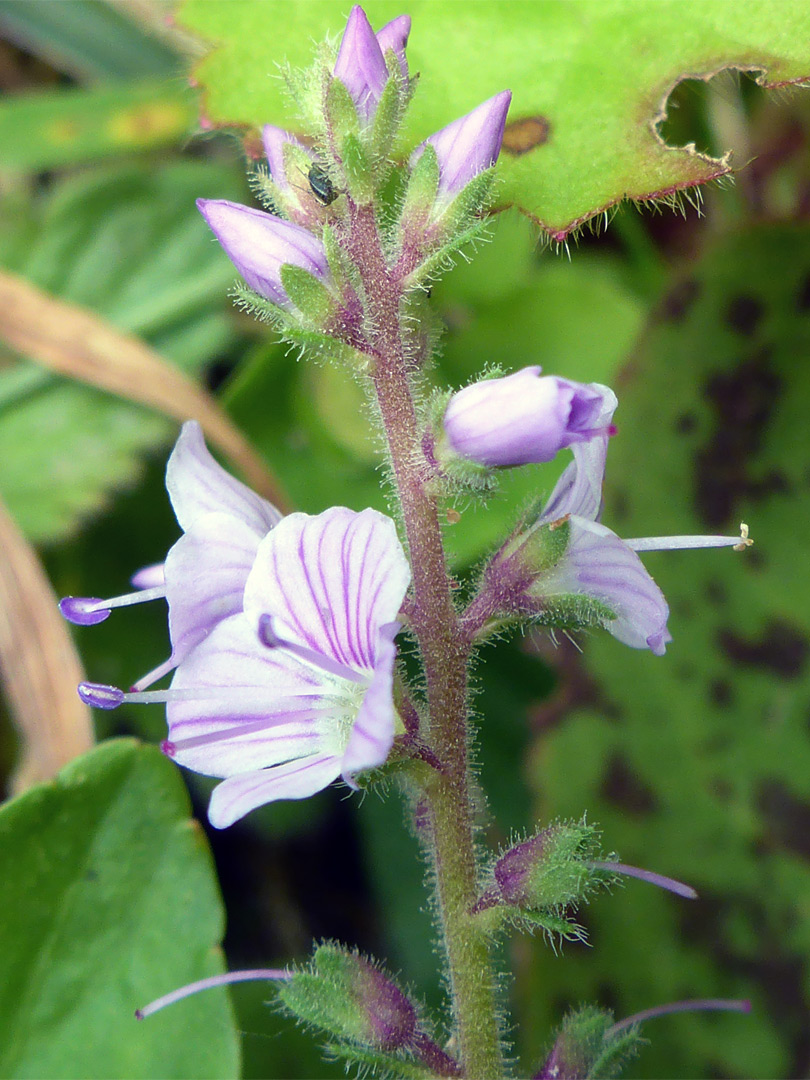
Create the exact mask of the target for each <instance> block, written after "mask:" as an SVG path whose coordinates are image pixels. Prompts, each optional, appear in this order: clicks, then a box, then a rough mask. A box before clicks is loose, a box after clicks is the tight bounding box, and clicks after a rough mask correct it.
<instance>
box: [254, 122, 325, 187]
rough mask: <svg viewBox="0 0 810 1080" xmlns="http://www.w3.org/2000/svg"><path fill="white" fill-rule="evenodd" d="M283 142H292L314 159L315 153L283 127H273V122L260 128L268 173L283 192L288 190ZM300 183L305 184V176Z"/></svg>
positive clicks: (288, 182) (288, 181) (288, 183)
mask: <svg viewBox="0 0 810 1080" xmlns="http://www.w3.org/2000/svg"><path fill="white" fill-rule="evenodd" d="M285 143H292V144H293V146H297V147H299V148H300V149H301V150H305V151H306V152H307V154H309V156H310V157H311V158H312V160H313V161H314V160H315V155H314V154H313V152H312V151H311V150H310V149H309V147H306V146H304V144H303V143H302V142H301V141H300V140H298V139H296V137H295V136H294V135H293V134H291V133H290V132H289V131H285V130H284V128H280V127H275V126H274V125H273V124H265V125H264V127H263V128H262V144H263V146H264V152H265V155H266V156H267V165H268V167H269V169H270V175H271V176H272V178H273V182H274V183H275V184H276V185H277V187H278V188H279V189H280V190H281V191H283V192H287V191H289V190H290V180H289V177H288V176H287V171H286V169H285V168H284V144H285ZM301 183H302V186H306V177H302V178H301Z"/></svg>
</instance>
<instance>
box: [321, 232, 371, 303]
mask: <svg viewBox="0 0 810 1080" xmlns="http://www.w3.org/2000/svg"><path fill="white" fill-rule="evenodd" d="M321 239H322V241H323V247H324V251H325V252H326V261H327V263H328V264H329V269H330V271H331V273H332V277H333V278H334V279H335V284H336V285H337V289H338V292H339V293H340V294H343V293H344V292H345V290H346V287H347V286H348V287H349V288H350V289H351V290H352V291H353V292H355V293H357V294H358V295H362V293H363V283H362V279H361V277H360V274H359V273H358V272H357V267H356V266H355V265H354V263H353V262H352V261H351V259H350V258H349V257H348V256H347V254H346V252H345V250H344V249H343V248H342V247H341V246H340V244H339V243H338V241H337V237H336V236H335V231H334V229H333V228H332V227H331V225H326V226H325V227H324V230H323V235H322V237H321Z"/></svg>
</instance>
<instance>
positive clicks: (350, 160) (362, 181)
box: [340, 134, 376, 206]
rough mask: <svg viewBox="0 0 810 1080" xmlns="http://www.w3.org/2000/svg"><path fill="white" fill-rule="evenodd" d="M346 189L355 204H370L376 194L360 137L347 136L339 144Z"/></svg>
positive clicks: (369, 163)
mask: <svg viewBox="0 0 810 1080" xmlns="http://www.w3.org/2000/svg"><path fill="white" fill-rule="evenodd" d="M340 147H341V156H342V159H343V172H344V174H345V176H346V187H347V189H348V192H349V194H350V195H351V197H352V198H353V199H354V201H355V202H356V203H359V204H360V205H361V206H362V205H363V204H365V203H370V202H371V201H372V200H373V199H374V196H375V194H376V184H375V178H374V173H373V169H372V166H371V162H370V161H369V157H368V154H367V153H366V150H365V148H364V146H363V143H362V141H361V140H360V137H359V136H358V135H355V134H348V135H346V136H345V138H344V139H343V141H342V143H341V144H340Z"/></svg>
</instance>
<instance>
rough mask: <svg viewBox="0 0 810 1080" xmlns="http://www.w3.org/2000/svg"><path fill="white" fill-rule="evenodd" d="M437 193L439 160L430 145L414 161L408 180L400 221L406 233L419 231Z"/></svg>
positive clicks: (428, 214) (426, 144) (426, 145)
mask: <svg viewBox="0 0 810 1080" xmlns="http://www.w3.org/2000/svg"><path fill="white" fill-rule="evenodd" d="M438 191H439V159H438V157H437V155H436V149H435V147H434V146H433V145H432V144H431V143H425V148H424V150H423V151H422V153H421V154H420V155H419V157H418V158H417V160H416V164H415V165H414V167H413V169H412V170H411V174H410V176H409V178H408V187H407V190H406V192H405V200H404V202H403V204H402V213H401V215H400V220H401V222H402V227H403V229H404V230H405V231H407V232H412V231H416V230H421V229H422V228H424V225H425V223H426V221H427V219H428V217H429V216H430V211H431V210H432V209H433V205H434V203H435V202H436V195H437V193H438Z"/></svg>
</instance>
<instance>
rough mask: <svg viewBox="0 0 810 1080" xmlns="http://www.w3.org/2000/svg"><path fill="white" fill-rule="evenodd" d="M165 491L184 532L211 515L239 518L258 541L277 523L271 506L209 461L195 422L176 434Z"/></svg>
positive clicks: (189, 422) (211, 459) (277, 517)
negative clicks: (227, 515)
mask: <svg viewBox="0 0 810 1080" xmlns="http://www.w3.org/2000/svg"><path fill="white" fill-rule="evenodd" d="M166 489H167V491H168V492H169V498H170V499H171V501H172V506H173V507H174V512H175V514H176V516H177V521H178V523H179V525H180V528H181V529H183V531H184V532H185V531H187V530H188V529H190V528H191V527H192V525H193V524H194V522H195V521H197V520H198V518H200V517H202V516H203V514H208V513H212V512H221V513H225V514H231V515H232V516H233V517H235V518H239V519H240V520H241V521H243V522H244V523H245V525H247V526H248V527H249V528H251V529H253V531H254V532H255V533H256V535H257V536H259V537H262V536H264V535H265V533H267V532H268V531H269V530H270V529H272V528H273V526H274V525H276V524H277V523H278V522H279V521H280V520H281V514H280V513H279V512H278V510H276V508H275V507H274V506H272V505H271V504H270V503H269V502H267V501H266V500H265V499H262V498H261V496H259V495H256V493H255V492H253V491H251V490H250V488H249V487H247V486H246V485H245V484H243V483H241V482H240V481H239V480H236V479H235V478H234V477H233V476H231V475H230V473H228V472H226V471H225V469H223V468H222V466H221V465H219V464H218V463H217V462H216V461H215V460H214V459H213V457H212V456H211V454H210V453H209V452H208V447H207V446H206V445H205V440H204V439H203V433H202V428H201V427H200V425H199V424H198V423H197V422H196V420H188V421H187V422H186V423H185V424H183V427H182V428H181V430H180V437H179V438H178V440H177V443H176V444H175V447H174V450H172V454H171V457H170V458H169V463H168V465H167V467H166Z"/></svg>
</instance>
